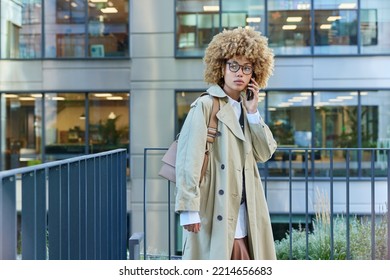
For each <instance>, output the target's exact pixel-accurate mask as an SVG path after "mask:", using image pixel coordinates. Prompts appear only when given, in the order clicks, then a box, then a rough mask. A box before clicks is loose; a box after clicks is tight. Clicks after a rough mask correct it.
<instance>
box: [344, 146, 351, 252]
mask: <svg viewBox="0 0 390 280" xmlns="http://www.w3.org/2000/svg"><path fill="white" fill-rule="evenodd" d="M345 160H346V175H345V176H346V215H347V216H346V234H347V259H348V260H349V259H351V248H350V246H351V244H350V232H349V212H350V207H349V205H350V194H349V191H350V189H349V187H350V185H349V183H350V182H349V176H350V164H349V160H350V153H349V151H346V158H345Z"/></svg>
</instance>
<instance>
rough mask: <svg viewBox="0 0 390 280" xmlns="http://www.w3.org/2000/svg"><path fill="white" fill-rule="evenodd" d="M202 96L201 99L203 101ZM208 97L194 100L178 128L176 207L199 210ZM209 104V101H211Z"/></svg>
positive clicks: (185, 209)
mask: <svg viewBox="0 0 390 280" xmlns="http://www.w3.org/2000/svg"><path fill="white" fill-rule="evenodd" d="M202 100H203V102H202ZM205 100H207V97H204V98H199V99H198V100H196V101H195V102H194V103H193V104H192V106H191V109H190V111H189V113H188V115H187V118H186V120H185V122H184V125H183V127H182V129H181V132H180V135H179V139H178V145H177V156H176V201H175V211H176V212H178V213H179V212H181V211H199V207H200V191H199V181H200V173H201V169H202V164H203V160H204V155H205V148H206V141H207V122H208V120H207V118H206V116H208V115H209V111H210V108H209V109H207V108H208V106H205V102H204V101H205ZM210 104H211V102H210Z"/></svg>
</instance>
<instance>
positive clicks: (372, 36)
mask: <svg viewBox="0 0 390 280" xmlns="http://www.w3.org/2000/svg"><path fill="white" fill-rule="evenodd" d="M360 7H361V10H360V36H361V52H362V53H364V54H380V53H387V54H388V53H390V37H389V34H390V19H389V16H388V15H389V13H390V1H382V0H361V1H360Z"/></svg>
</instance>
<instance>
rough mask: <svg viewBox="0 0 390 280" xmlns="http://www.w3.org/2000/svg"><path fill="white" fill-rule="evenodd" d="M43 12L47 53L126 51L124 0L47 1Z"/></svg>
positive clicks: (100, 54)
mask: <svg viewBox="0 0 390 280" xmlns="http://www.w3.org/2000/svg"><path fill="white" fill-rule="evenodd" d="M87 3H88V9H86V5H87ZM45 13H46V14H45V41H46V44H45V45H46V49H45V55H46V57H67V58H80V57H93V58H101V57H124V56H128V55H129V45H128V32H129V31H128V15H129V10H128V1H127V0H112V1H107V0H100V1H97V0H88V2H87V1H85V0H77V1H65V0H56V1H55V2H52V1H49V2H48V3H47V6H46V9H45ZM86 34H88V35H86Z"/></svg>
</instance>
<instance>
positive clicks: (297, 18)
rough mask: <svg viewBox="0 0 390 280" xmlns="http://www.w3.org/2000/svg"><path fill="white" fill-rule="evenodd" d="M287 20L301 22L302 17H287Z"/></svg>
mask: <svg viewBox="0 0 390 280" xmlns="http://www.w3.org/2000/svg"><path fill="white" fill-rule="evenodd" d="M286 21H287V22H301V21H302V17H288V18H287V19H286Z"/></svg>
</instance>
